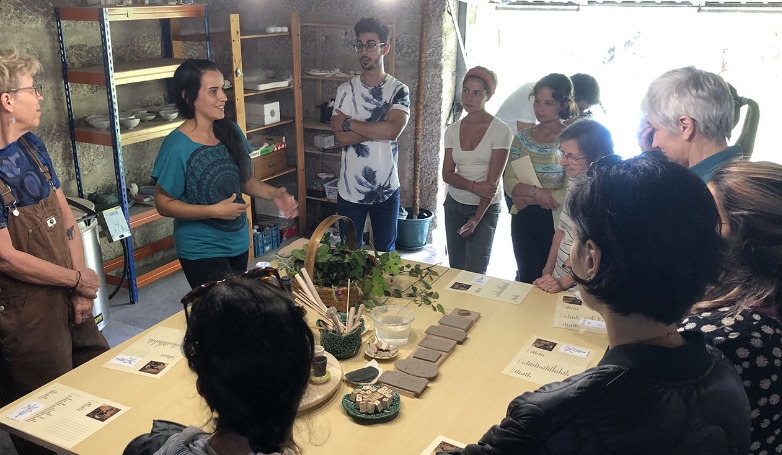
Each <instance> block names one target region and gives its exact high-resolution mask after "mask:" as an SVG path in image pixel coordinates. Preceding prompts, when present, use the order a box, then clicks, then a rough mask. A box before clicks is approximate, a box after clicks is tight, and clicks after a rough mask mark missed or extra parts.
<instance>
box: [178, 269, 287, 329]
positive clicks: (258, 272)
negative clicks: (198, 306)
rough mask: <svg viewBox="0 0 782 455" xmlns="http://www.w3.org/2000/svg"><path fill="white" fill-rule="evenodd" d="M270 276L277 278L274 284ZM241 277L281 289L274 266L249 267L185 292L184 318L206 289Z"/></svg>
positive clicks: (183, 298)
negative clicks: (246, 269) (242, 271)
mask: <svg viewBox="0 0 782 455" xmlns="http://www.w3.org/2000/svg"><path fill="white" fill-rule="evenodd" d="M272 277H274V278H276V279H277V282H276V284H272V283H271V282H270V281H267V280H269V279H270V278H272ZM241 279H246V280H256V281H266V282H267V283H269V284H270V285H272V286H274V287H279V288H281V289H282V280H280V274H279V272H277V269H275V268H274V267H263V268H261V267H259V268H256V269H250V270H248V271H246V272H244V273H240V274H239V275H236V276H234V277H231V278H226V279H224V280H220V281H212V282H211V283H205V284H202V285H201V286H198V287H197V288H195V289H193V290H192V291H190V292H188V293H187V294H185V296H184V297H182V306H183V307H184V309H185V320H188V319H190V305H191V304H192V303H195V302H197V301H199V300H201V298H203V296H204V294H205V293H206V291H208V290H209V289H211V288H213V287H215V286H219V285H221V284H224V283H226V282H228V281H232V280H241Z"/></svg>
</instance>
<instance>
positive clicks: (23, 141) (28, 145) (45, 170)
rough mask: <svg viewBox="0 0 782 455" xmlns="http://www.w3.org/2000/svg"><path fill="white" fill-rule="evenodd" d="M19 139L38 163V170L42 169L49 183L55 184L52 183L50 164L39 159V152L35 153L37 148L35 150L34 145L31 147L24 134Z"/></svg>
mask: <svg viewBox="0 0 782 455" xmlns="http://www.w3.org/2000/svg"><path fill="white" fill-rule="evenodd" d="M19 141H20V142H21V143H22V145H24V147H25V148H26V149H27V151H28V152H29V153H30V155H31V156H32V157H33V161H35V164H37V165H38V170H40V171H41V173H42V174H43V176H44V177H46V180H47V181H48V182H49V185H51V186H54V184H53V183H52V174H51V172H49V166H47V165H45V164H43V163H42V162H41V160H40V159H38V154H37V153H35V150H33V148H32V147H30V143H28V142H27V139H25V138H24V136H22V137H20V138H19Z"/></svg>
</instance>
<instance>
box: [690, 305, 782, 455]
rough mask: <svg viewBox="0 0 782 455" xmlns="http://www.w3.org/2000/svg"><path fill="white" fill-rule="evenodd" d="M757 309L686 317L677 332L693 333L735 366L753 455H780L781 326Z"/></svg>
mask: <svg viewBox="0 0 782 455" xmlns="http://www.w3.org/2000/svg"><path fill="white" fill-rule="evenodd" d="M769 313H770V312H769V311H763V309H760V308H757V307H755V308H752V307H751V308H747V309H745V310H743V311H741V312H740V313H739V314H738V315H736V316H731V310H730V308H720V309H717V310H712V311H709V312H705V313H701V314H700V315H698V316H691V317H689V318H686V319H684V321H682V322H681V324H680V326H679V328H680V329H682V330H693V329H697V330H700V331H701V332H703V333H704V334H705V335H706V340H707V341H708V342H709V343H711V344H712V345H713V346H714V347H716V348H718V349H720V350H721V351H722V352H723V353H724V354H725V356H726V357H727V358H728V359H730V360H731V361H732V362H733V364H734V365H735V366H736V371H738V373H739V374H740V375H741V378H742V379H743V380H744V388H745V389H746V391H747V396H748V397H749V404H750V407H751V409H752V411H751V416H752V444H751V445H750V452H751V453H752V454H756V455H765V454H775V453H782V400H781V399H780V397H782V380H780V376H782V324H780V321H779V320H778V319H777V318H775V317H773V316H771V314H769Z"/></svg>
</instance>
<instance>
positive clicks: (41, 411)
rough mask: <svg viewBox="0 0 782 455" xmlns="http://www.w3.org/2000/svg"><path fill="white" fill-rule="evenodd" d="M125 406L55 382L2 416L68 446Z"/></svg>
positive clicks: (114, 416)
mask: <svg viewBox="0 0 782 455" xmlns="http://www.w3.org/2000/svg"><path fill="white" fill-rule="evenodd" d="M128 409H130V408H128V407H127V406H123V405H121V404H117V403H114V402H112V401H108V400H105V399H103V398H99V397H96V396H94V395H90V394H88V393H87V392H82V391H80V390H76V389H73V388H70V387H67V386H64V385H62V384H59V383H56V382H55V383H54V384H52V385H51V387H49V388H47V389H44V390H43V391H41V393H40V394H38V395H36V396H35V397H34V398H32V399H31V400H30V401H27V402H26V403H22V405H21V406H19V407H17V408H16V409H13V410H12V411H11V412H10V413H8V414H6V415H4V416H2V419H3V423H4V424H6V425H8V426H10V427H13V428H16V429H19V430H21V431H23V432H25V433H27V434H30V435H33V436H35V437H38V438H40V439H43V440H45V441H49V442H51V443H52V444H55V445H57V446H60V447H66V448H69V449H70V448H72V447H73V446H75V445H76V444H78V443H80V442H81V441H83V440H85V439H86V438H88V437H89V436H91V435H92V434H93V433H95V432H96V431H98V430H100V429H101V428H103V427H104V426H106V424H108V423H109V422H111V421H113V420H115V419H116V418H117V417H119V416H120V415H122V414H124V413H125V411H127V410H128Z"/></svg>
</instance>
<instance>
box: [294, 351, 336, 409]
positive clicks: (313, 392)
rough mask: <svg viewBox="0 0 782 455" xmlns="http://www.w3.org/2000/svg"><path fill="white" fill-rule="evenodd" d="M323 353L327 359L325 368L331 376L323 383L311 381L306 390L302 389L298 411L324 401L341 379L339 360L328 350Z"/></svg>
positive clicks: (333, 391) (334, 390)
mask: <svg viewBox="0 0 782 455" xmlns="http://www.w3.org/2000/svg"><path fill="white" fill-rule="evenodd" d="M323 355H325V356H326V358H327V359H328V366H327V367H326V369H327V370H328V372H329V373H330V374H331V377H330V378H329V380H328V381H326V382H324V383H323V384H313V383H312V382H309V383H308V384H307V390H305V391H304V396H303V397H302V398H301V402H300V403H299V412H301V411H306V410H307V409H309V408H311V407H313V406H317V405H319V404H320V403H322V402H324V401H326V399H328V398H329V397H330V396H332V395H334V393H335V392H336V391H337V389H339V385H340V381H341V380H342V367H340V366H339V360H337V359H336V358H335V357H334V356H333V355H331V354H329V353H328V352H326V353H325V354H323Z"/></svg>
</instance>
